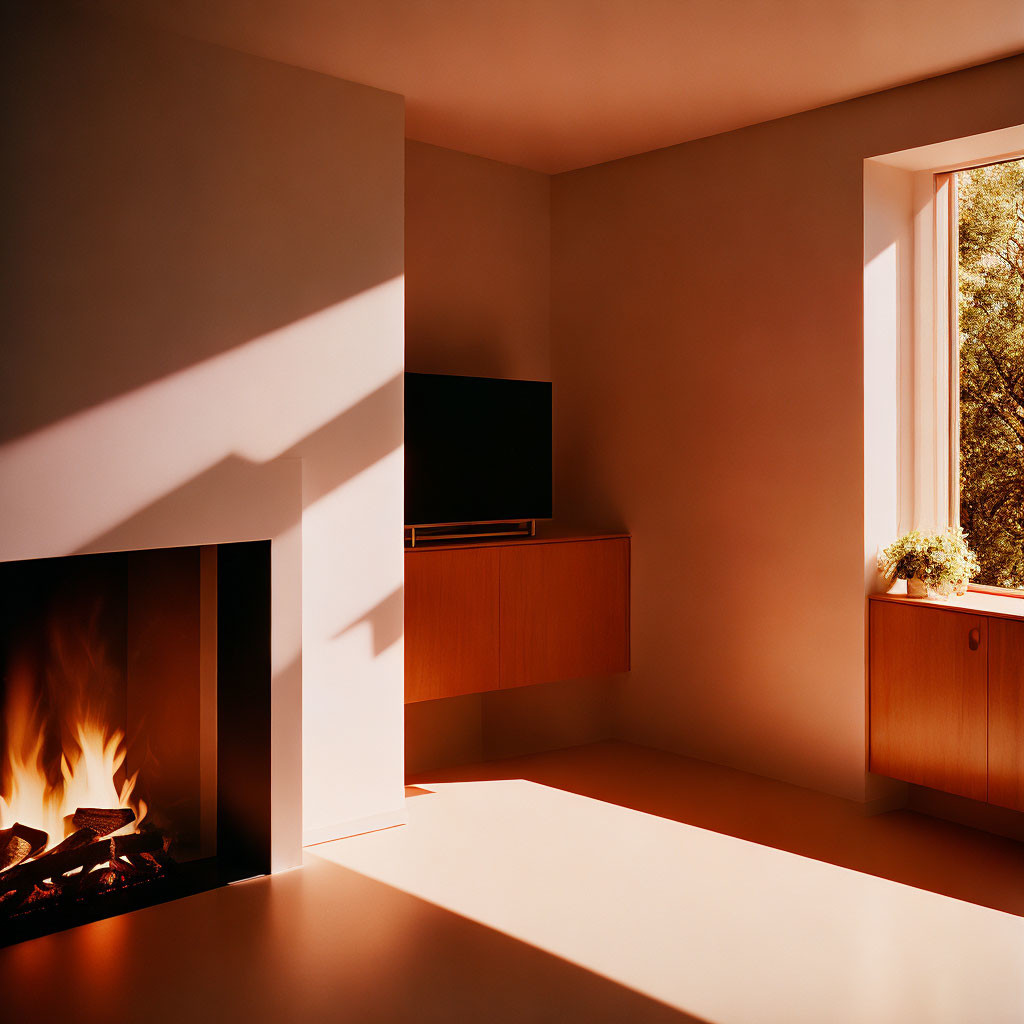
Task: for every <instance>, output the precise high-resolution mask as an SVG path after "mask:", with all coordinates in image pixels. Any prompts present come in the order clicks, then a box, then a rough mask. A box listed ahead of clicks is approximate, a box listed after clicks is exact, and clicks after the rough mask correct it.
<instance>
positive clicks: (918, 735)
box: [870, 602, 988, 800]
mask: <svg viewBox="0 0 1024 1024" xmlns="http://www.w3.org/2000/svg"><path fill="white" fill-rule="evenodd" d="M987 633H988V620H987V619H984V618H982V617H981V616H980V615H963V614H959V613H957V612H945V611H935V610H933V609H921V608H912V607H907V606H905V605H897V604H882V603H880V602H876V603H874V604H872V606H871V748H870V766H871V770H872V771H873V772H878V773H879V774H880V775H890V776H892V777H893V778H897V779H904V780H906V781H907V782H916V783H917V784H919V785H921V786H930V787H931V788H932V789H941V790H944V791H946V792H947V793H958V794H960V795H961V796H967V797H971V798H972V799H974V800H984V799H985V798H986V795H987V763H986V748H987V736H986V733H987V718H988V709H987V685H988V684H987V654H988V645H987Z"/></svg>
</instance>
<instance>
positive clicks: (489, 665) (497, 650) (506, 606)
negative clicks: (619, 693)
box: [405, 533, 629, 704]
mask: <svg viewBox="0 0 1024 1024" xmlns="http://www.w3.org/2000/svg"><path fill="white" fill-rule="evenodd" d="M628 670H629V535H628V534H625V533H603V534H596V533H587V534H583V533H581V534H575V535H572V534H558V535H549V536H538V537H522V538H515V539H512V540H499V541H493V540H492V541H484V540H479V541H462V542H457V543H445V544H433V545H430V546H424V547H416V548H410V549H408V550H407V551H406V552H405V702H406V703H407V704H410V703H413V702H415V701H421V700H435V699H437V698H440V697H455V696H458V695H460V694H465V693H482V692H484V691H487V690H498V689H505V688H509V687H514V686H530V685H532V684H534V683H544V682H552V681H555V680H559V679H575V678H580V677H583V676H596V675H605V674H609V673H613V672H625V671H628Z"/></svg>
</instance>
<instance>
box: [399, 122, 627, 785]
mask: <svg viewBox="0 0 1024 1024" xmlns="http://www.w3.org/2000/svg"><path fill="white" fill-rule="evenodd" d="M550 183H551V179H550V178H549V177H548V176H547V175H546V174H539V173H537V172H536V171H528V170H525V169H523V168H521V167H512V166H510V165H509V164H501V163H497V162H495V161H494V160H485V159H483V158H481V157H476V156H469V155H467V154H465V153H456V152H454V151H452V150H448V149H441V148H439V147H437V146H428V145H426V144H424V143H421V142H413V141H409V142H407V143H406V210H405V261H406V318H405V323H406V365H407V367H408V369H409V370H412V371H417V372H421V373H455V374H468V375H476V376H491V377H518V378H528V379H529V378H532V379H535V380H550V379H551V352H550V338H549V321H550V298H549V297H550V262H549V257H550V240H551V230H550V203H549V198H550ZM555 387H556V391H555V403H556V404H557V403H558V401H559V398H558V390H557V389H558V383H557V382H556V385H555ZM557 511H558V510H557V499H556V515H557ZM405 725H406V767H407V769H408V771H409V772H419V771H423V770H427V769H430V768H434V767H440V766H442V765H449V764H458V763H463V762H467V761H476V760H480V759H481V758H493V757H508V756H511V755H516V754H524V753H528V752H533V751H536V750H549V749H552V748H558V747H567V746H572V745H574V744H577V743H588V742H591V741H592V740H596V739H603V738H605V737H607V736H608V735H609V734H610V729H611V722H610V705H609V684H608V682H607V680H576V681H569V682H556V683H548V684H543V685H540V686H532V687H525V688H520V689H515V690H508V691H503V692H500V693H499V692H494V693H489V694H483V695H477V694H470V695H468V696H465V697H454V698H450V699H448V700H440V701H424V702H422V703H418V704H410V705H409V706H408V707H407V708H406V716H405Z"/></svg>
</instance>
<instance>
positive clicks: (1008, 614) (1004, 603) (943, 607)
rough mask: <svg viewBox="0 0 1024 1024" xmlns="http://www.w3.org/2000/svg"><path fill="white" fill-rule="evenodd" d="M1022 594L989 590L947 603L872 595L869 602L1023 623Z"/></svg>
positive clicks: (968, 593)
mask: <svg viewBox="0 0 1024 1024" xmlns="http://www.w3.org/2000/svg"><path fill="white" fill-rule="evenodd" d="M1022 597H1024V594H1018V593H1014V592H1011V591H1003V592H1002V593H1000V592H998V591H997V590H996V588H994V587H993V588H991V589H989V590H985V591H982V590H975V589H973V588H971V589H969V590H968V591H967V594H966V595H965V596H964V597H951V598H950V599H949V600H948V601H937V600H935V599H933V598H930V597H908V596H907V595H906V594H900V593H889V594H872V595H871V596H870V598H869V600H871V601H889V602H892V603H894V604H910V605H921V606H922V607H924V608H935V609H938V610H940V611H946V612H966V613H968V614H970V615H988V616H990V617H991V618H995V619H1016V620H1017V621H1019V622H1024V600H1021V598H1022Z"/></svg>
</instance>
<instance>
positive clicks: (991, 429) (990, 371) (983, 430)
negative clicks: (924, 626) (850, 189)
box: [863, 125, 1024, 598]
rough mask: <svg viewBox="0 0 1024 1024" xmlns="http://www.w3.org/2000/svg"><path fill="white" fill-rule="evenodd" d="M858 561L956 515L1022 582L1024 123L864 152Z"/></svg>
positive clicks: (1007, 587)
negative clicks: (861, 478)
mask: <svg viewBox="0 0 1024 1024" xmlns="http://www.w3.org/2000/svg"><path fill="white" fill-rule="evenodd" d="M863 185H864V222H863V226H864V254H863V255H864V541H865V544H864V564H865V589H866V592H868V593H871V592H872V591H873V590H875V589H877V587H878V585H879V583H880V580H879V579H878V576H877V571H876V568H875V561H876V556H877V553H878V551H879V550H880V549H881V548H883V547H885V546H886V545H887V544H889V543H891V542H892V540H893V539H894V538H896V537H898V536H899V535H901V534H903V533H906V532H907V531H908V530H911V529H914V528H918V529H923V530H934V529H941V528H943V527H946V526H949V525H961V526H962V527H963V528H964V530H965V531H967V533H968V534H969V542H970V544H971V547H972V548H973V549H974V550H975V551H976V553H977V554H978V556H979V561H980V562H981V564H982V572H981V575H980V578H979V579H977V580H975V581H974V585H975V586H977V585H981V586H983V587H999V588H1003V592H1004V593H1013V594H1014V595H1016V596H1018V597H1022V598H1024V125H1015V126H1012V127H1009V128H1002V129H999V130H997V131H994V132H987V133H984V134H982V135H975V136H970V137H967V138H961V139H951V140H948V141H944V142H939V143H934V144H932V145H928V146H921V147H918V148H915V149H907V150H901V151H899V152H896V153H884V154H881V155H878V156H873V157H869V158H867V159H866V160H865V161H864V178H863Z"/></svg>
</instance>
